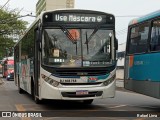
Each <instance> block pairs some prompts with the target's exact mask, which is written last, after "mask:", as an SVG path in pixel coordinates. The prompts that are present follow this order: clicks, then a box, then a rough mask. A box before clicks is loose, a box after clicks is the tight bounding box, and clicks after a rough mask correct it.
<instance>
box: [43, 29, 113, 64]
mask: <svg viewBox="0 0 160 120" xmlns="http://www.w3.org/2000/svg"><path fill="white" fill-rule="evenodd" d="M112 37H114V35H113V30H106V29H98V28H94V29H81V28H79V29H77V28H76V29H75V28H74V29H71V28H68V29H67V28H65V27H60V28H52V29H51V28H50V29H44V31H43V39H42V63H43V64H44V65H49V66H55V67H86V66H87V67H105V66H107V65H109V64H111V62H112V59H111V39H112Z"/></svg>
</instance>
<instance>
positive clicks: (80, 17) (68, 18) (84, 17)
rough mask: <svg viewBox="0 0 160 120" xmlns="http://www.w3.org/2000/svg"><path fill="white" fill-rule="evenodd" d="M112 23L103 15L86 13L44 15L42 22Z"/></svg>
mask: <svg viewBox="0 0 160 120" xmlns="http://www.w3.org/2000/svg"><path fill="white" fill-rule="evenodd" d="M107 21H112V19H110V17H109V16H106V15H104V14H88V13H86V14H85V13H46V14H44V16H43V22H45V23H46V22H63V23H106V22H107Z"/></svg>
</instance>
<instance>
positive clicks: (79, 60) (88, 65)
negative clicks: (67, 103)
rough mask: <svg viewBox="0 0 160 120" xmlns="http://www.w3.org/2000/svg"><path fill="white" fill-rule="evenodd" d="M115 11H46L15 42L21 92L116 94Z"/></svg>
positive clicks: (67, 96)
mask: <svg viewBox="0 0 160 120" xmlns="http://www.w3.org/2000/svg"><path fill="white" fill-rule="evenodd" d="M117 45H118V43H117V40H116V39H115V17H114V16H113V15H112V14H108V13H104V12H98V11H91V10H76V9H70V10H55V11H45V12H43V13H42V14H41V15H40V16H39V17H38V18H37V19H36V21H35V22H34V23H33V24H32V25H31V27H30V28H29V29H28V30H27V31H26V33H25V35H23V36H22V37H21V39H20V40H19V41H18V42H17V44H16V45H15V47H14V58H15V83H16V85H17V86H18V89H19V93H22V92H23V91H26V92H28V93H29V94H31V95H32V96H33V98H34V100H35V102H36V103H39V102H40V101H41V100H43V99H59V100H82V101H83V102H84V103H86V104H91V103H92V101H93V99H96V98H112V97H114V96H115V76H116V75H115V71H116V49H117Z"/></svg>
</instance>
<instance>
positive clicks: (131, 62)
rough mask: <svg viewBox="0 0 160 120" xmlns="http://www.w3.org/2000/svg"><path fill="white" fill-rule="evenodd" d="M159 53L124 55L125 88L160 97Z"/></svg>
mask: <svg viewBox="0 0 160 120" xmlns="http://www.w3.org/2000/svg"><path fill="white" fill-rule="evenodd" d="M159 63H160V53H152V54H141V55H134V56H129V57H126V62H125V88H126V89H128V90H132V91H135V92H138V93H142V94H144V95H148V96H152V97H155V98H160V71H159V67H158V66H159Z"/></svg>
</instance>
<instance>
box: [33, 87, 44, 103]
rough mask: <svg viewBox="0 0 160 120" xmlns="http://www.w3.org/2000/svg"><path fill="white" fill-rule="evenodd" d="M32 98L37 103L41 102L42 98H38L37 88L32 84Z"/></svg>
mask: <svg viewBox="0 0 160 120" xmlns="http://www.w3.org/2000/svg"><path fill="white" fill-rule="evenodd" d="M32 98H33V100H34V101H35V103H36V104H41V102H42V100H40V99H39V98H37V96H36V92H35V88H34V87H33V86H32Z"/></svg>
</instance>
